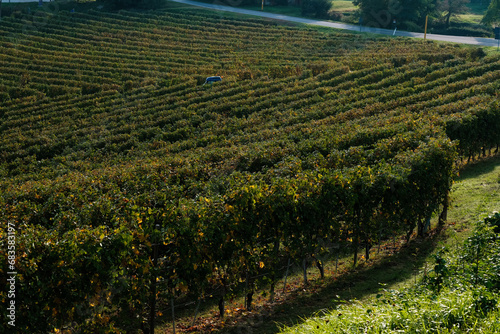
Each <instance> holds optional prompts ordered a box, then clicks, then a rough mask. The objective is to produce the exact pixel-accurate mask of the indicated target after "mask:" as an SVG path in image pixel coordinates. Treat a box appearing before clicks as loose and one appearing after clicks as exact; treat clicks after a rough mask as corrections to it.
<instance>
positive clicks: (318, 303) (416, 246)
mask: <svg viewBox="0 0 500 334" xmlns="http://www.w3.org/2000/svg"><path fill="white" fill-rule="evenodd" d="M441 235H442V233H437V232H436V233H434V234H433V235H430V236H429V237H427V238H426V239H414V240H411V241H410V243H409V244H407V245H404V246H402V247H401V249H400V250H399V251H398V252H397V253H395V254H393V255H391V256H385V257H383V258H381V259H379V260H377V262H375V263H371V264H370V263H364V264H361V265H360V266H358V267H357V268H356V269H355V270H350V271H349V272H347V273H346V274H344V275H342V276H339V277H337V278H334V277H325V279H324V280H321V279H317V280H314V281H313V280H311V282H310V285H309V286H308V287H307V288H305V289H304V290H300V291H297V290H296V291H294V292H292V293H289V294H288V295H287V297H286V298H287V299H286V300H285V301H284V302H282V303H280V304H274V305H269V306H267V307H261V308H260V309H259V312H256V313H257V314H254V315H253V316H252V317H247V318H243V319H240V321H239V322H238V323H237V325H235V326H232V327H226V328H223V329H221V330H220V331H218V333H238V334H240V333H247V334H250V333H251V334H260V333H278V332H279V331H280V328H281V327H283V326H285V325H286V326H291V325H294V324H298V323H300V322H302V321H303V320H304V319H307V318H309V317H312V316H315V315H321V313H322V312H324V311H327V310H331V309H334V308H335V307H336V306H337V305H339V303H340V302H341V301H342V300H350V299H362V298H364V297H366V296H369V295H371V294H374V293H377V292H378V291H380V289H382V288H390V287H391V286H393V285H395V284H397V283H401V282H404V281H408V280H411V279H412V278H413V277H415V279H416V278H417V275H418V273H419V270H420V269H421V268H422V266H423V265H424V263H425V261H426V259H427V257H428V256H429V255H430V254H431V253H432V252H433V251H434V249H435V248H436V245H437V244H438V241H439V240H440V239H441Z"/></svg>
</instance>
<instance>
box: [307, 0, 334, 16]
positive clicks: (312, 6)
mask: <svg viewBox="0 0 500 334" xmlns="http://www.w3.org/2000/svg"><path fill="white" fill-rule="evenodd" d="M301 7H302V15H314V16H315V17H318V18H320V17H327V16H328V12H329V11H330V9H331V8H332V2H331V1H328V0H303V1H302V6H301Z"/></svg>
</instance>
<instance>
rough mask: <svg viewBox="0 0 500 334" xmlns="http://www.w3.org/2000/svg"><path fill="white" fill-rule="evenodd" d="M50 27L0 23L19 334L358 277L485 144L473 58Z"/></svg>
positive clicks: (152, 30) (171, 20)
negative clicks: (339, 270) (325, 272)
mask: <svg viewBox="0 0 500 334" xmlns="http://www.w3.org/2000/svg"><path fill="white" fill-rule="evenodd" d="M54 6H55V7H54ZM51 9H52V10H48V9H45V10H43V9H40V10H39V11H37V12H35V13H21V12H15V13H14V14H13V15H12V16H11V17H9V18H2V21H1V22H0V32H1V34H0V36H1V37H0V45H1V46H0V67H1V69H0V133H1V136H0V176H1V183H0V194H1V197H0V219H1V221H2V225H1V226H0V231H1V238H0V261H1V266H0V279H1V281H2V282H7V279H9V278H10V276H9V272H15V273H16V275H15V302H16V312H15V318H16V330H17V331H18V332H19V333H47V332H58V331H63V330H67V331H68V332H81V333H97V332H99V333H101V332H102V333H104V332H117V333H118V332H126V331H128V332H134V331H135V332H137V331H139V329H140V328H144V327H148V326H149V324H148V322H151V321H152V319H154V314H155V310H156V309H161V308H165V307H166V305H169V303H170V302H171V301H173V300H181V299H183V298H185V299H189V298H191V299H192V300H197V299H200V298H203V296H205V295H212V296H216V298H217V299H218V300H219V306H220V309H221V315H223V314H224V300H225V298H227V296H229V295H231V294H232V293H235V291H241V289H242V286H245V287H246V290H247V291H251V289H252V287H254V286H256V285H259V284H264V283H263V282H265V284H269V286H270V289H271V291H270V292H271V296H272V294H273V293H274V286H275V283H276V282H277V281H278V280H279V279H281V278H282V276H283V271H282V270H281V269H279V268H283V265H284V264H286V263H290V262H296V263H300V264H303V263H304V264H307V263H314V264H315V265H316V266H317V267H318V268H320V270H321V267H322V260H321V259H322V258H324V257H325V256H327V255H328V254H333V253H335V252H343V253H344V254H350V255H352V257H353V261H354V264H356V261H357V259H358V256H360V255H361V254H360V253H361V252H364V256H365V257H369V255H370V249H371V248H372V247H373V246H374V245H377V244H378V243H379V242H381V241H383V240H387V239H389V238H391V237H392V236H394V235H405V236H406V238H407V239H410V238H412V236H413V235H414V234H417V235H420V236H423V235H424V234H425V233H426V230H427V229H428V228H429V226H428V224H429V220H430V218H431V217H432V216H433V215H434V214H436V215H439V222H440V223H441V224H442V223H444V221H445V220H446V210H447V207H448V201H449V190H450V187H451V184H452V182H453V177H454V175H455V174H456V172H455V163H456V162H457V161H459V160H460V159H462V160H470V159H475V158H476V157H478V156H481V155H485V154H486V153H487V152H489V151H493V150H498V145H499V144H500V105H499V102H498V92H499V91H500V90H499V88H500V57H498V56H487V55H486V54H485V53H484V52H483V50H481V49H477V48H464V47H461V46H458V45H451V44H437V43H432V42H431V43H429V42H425V41H415V40H409V39H392V38H387V37H384V38H381V37H367V36H364V35H361V34H354V33H344V32H336V31H333V30H332V31H326V30H313V29H308V28H305V27H301V26H286V25H281V24H277V23H274V22H270V21H265V20H260V19H248V18H245V19H236V18H231V17H227V16H223V15H222V14H218V13H209V12H204V11H201V10H194V9H186V8H182V9H178V8H176V7H172V8H168V7H167V8H165V9H163V10H160V11H155V12H131V11H120V12H106V11H100V10H97V9H96V10H90V11H85V12H78V11H77V12H69V11H65V10H61V9H58V8H57V6H56V5H53V7H51ZM213 75H220V76H223V80H222V82H218V83H214V84H206V85H203V83H204V82H205V78H206V77H208V76H213ZM8 236H9V237H8ZM10 236H15V238H11V237H10ZM11 240H15V244H14V243H13V242H11ZM10 246H15V247H14V248H12V249H15V251H14V252H12V253H10V252H9V251H10V250H11V248H9V247H10ZM11 263H13V264H14V266H15V270H13V269H12V268H8V265H9V264H11ZM249 277H251V278H252V279H249ZM5 286H6V287H7V288H5V289H2V291H1V292H0V296H1V299H2V305H3V306H2V307H5V309H7V303H8V302H9V301H12V300H14V299H12V298H11V297H8V296H9V295H10V292H12V289H11V290H10V291H9V290H7V289H8V287H9V285H7V284H6V285H5ZM238 289H240V290H238ZM248 295H249V298H248V299H249V301H248V303H249V306H251V293H249V294H248ZM25 301H31V302H30V303H28V302H25ZM2 326H3V327H2ZM8 326H9V325H8V324H7V323H6V322H2V323H1V324H0V331H1V332H9V330H10V329H11V328H8Z"/></svg>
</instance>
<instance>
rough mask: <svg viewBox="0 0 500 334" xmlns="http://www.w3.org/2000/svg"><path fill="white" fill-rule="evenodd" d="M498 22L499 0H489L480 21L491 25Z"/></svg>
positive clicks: (499, 16) (499, 19)
mask: <svg viewBox="0 0 500 334" xmlns="http://www.w3.org/2000/svg"><path fill="white" fill-rule="evenodd" d="M498 22H500V0H491V2H490V5H489V6H488V10H487V11H486V13H485V14H484V17H483V19H482V21H481V23H483V24H487V25H493V24H495V23H498Z"/></svg>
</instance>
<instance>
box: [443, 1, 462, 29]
mask: <svg viewBox="0 0 500 334" xmlns="http://www.w3.org/2000/svg"><path fill="white" fill-rule="evenodd" d="M468 3H469V0H444V1H443V2H441V3H440V4H439V9H440V10H441V11H442V12H446V15H445V16H444V17H445V23H446V27H449V26H450V18H451V17H452V16H455V15H458V14H462V13H464V12H465V11H467V6H466V4H468Z"/></svg>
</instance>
